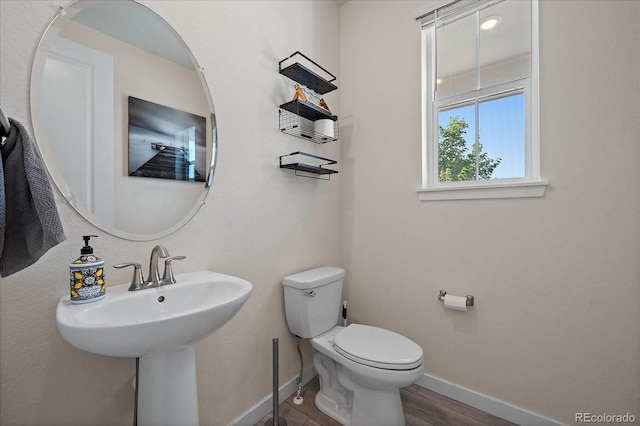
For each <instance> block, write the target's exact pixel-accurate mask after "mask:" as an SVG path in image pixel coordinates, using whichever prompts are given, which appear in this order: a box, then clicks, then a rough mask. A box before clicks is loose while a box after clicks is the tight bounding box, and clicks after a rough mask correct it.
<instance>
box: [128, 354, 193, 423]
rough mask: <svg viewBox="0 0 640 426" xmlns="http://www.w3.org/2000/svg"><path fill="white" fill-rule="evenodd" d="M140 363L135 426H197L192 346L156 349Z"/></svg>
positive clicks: (141, 358)
mask: <svg viewBox="0 0 640 426" xmlns="http://www.w3.org/2000/svg"><path fill="white" fill-rule="evenodd" d="M139 360H140V362H139V366H138V387H139V389H138V425H140V426H146V425H149V426H157V425H167V426H168V425H181V426H183V425H184V426H198V386H197V383H196V351H195V346H194V345H189V346H184V347H180V348H175V349H174V348H171V349H162V350H160V349H159V350H155V351H153V352H150V353H148V354H146V355H144V356H142V357H140V358H139Z"/></svg>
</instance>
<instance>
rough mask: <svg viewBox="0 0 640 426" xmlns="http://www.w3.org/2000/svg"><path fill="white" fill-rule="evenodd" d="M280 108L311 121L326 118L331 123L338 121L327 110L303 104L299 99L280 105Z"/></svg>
mask: <svg viewBox="0 0 640 426" xmlns="http://www.w3.org/2000/svg"><path fill="white" fill-rule="evenodd" d="M280 108H281V109H284V110H287V111H289V112H292V113H294V114H297V115H299V116H300V117H304V118H306V119H307V120H311V121H316V120H320V119H323V118H328V119H330V120H333V121H336V120H337V119H338V116H336V115H331V113H330V112H328V111H327V110H325V109H323V108H320V107H319V106H317V105H314V104H312V103H309V102H303V101H301V100H300V99H296V100H295V101H289V102H287V103H286V104H282V105H280Z"/></svg>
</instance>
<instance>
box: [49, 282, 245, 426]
mask: <svg viewBox="0 0 640 426" xmlns="http://www.w3.org/2000/svg"><path fill="white" fill-rule="evenodd" d="M176 281H177V282H176V283H175V284H169V285H166V286H162V287H158V288H151V289H146V290H140V291H135V292H130V291H128V288H129V284H124V285H119V286H115V287H108V288H107V294H106V297H105V298H104V299H102V300H100V301H97V302H93V303H87V304H81V305H74V304H72V303H71V301H70V300H69V296H65V297H62V298H61V299H60V302H58V308H57V310H56V322H57V324H58V329H59V330H60V334H62V336H63V337H64V338H65V339H66V340H67V342H69V343H70V344H72V345H73V346H75V347H76V348H78V349H82V350H84V351H87V352H91V353H95V354H99V355H107V356H116V357H128V358H139V359H140V364H139V371H138V387H139V388H138V425H154V426H155V425H178V424H179V425H193V426H196V425H198V393H197V385H196V357H195V347H194V345H195V343H196V342H197V341H198V340H200V339H202V338H204V337H205V336H207V335H209V334H211V333H212V332H213V331H214V330H215V329H216V328H218V327H220V326H221V325H222V324H224V323H225V322H227V321H228V320H229V319H230V318H231V317H233V315H234V314H235V313H236V312H238V310H239V309H240V308H241V307H242V305H243V304H244V303H245V302H246V300H247V299H248V298H249V294H250V293H251V288H252V287H251V283H250V282H248V281H246V280H243V279H241V278H236V277H232V276H229V275H223V274H219V273H216V272H211V271H199V272H191V273H187V274H178V275H176Z"/></svg>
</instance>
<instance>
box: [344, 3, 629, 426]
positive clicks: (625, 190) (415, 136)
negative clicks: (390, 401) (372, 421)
mask: <svg viewBox="0 0 640 426" xmlns="http://www.w3.org/2000/svg"><path fill="white" fill-rule="evenodd" d="M424 4H425V2H398V1H388V2H383V1H350V2H347V3H345V4H343V5H342V6H341V7H340V48H341V52H340V76H341V86H340V87H341V92H340V93H341V98H340V99H341V119H342V126H343V127H342V128H341V137H342V138H341V147H342V149H343V153H342V168H343V169H345V172H344V174H343V175H342V179H343V180H344V183H345V186H344V188H343V190H344V191H343V197H342V203H343V206H342V210H343V214H344V225H343V226H344V227H345V228H344V234H345V236H346V238H345V240H344V250H345V259H344V263H345V264H346V265H347V268H348V274H347V282H346V289H347V293H348V294H347V296H348V297H349V306H350V314H351V315H352V317H353V318H352V319H353V320H354V321H362V322H367V323H371V324H377V325H381V326H385V327H388V328H390V329H392V330H395V331H398V332H401V333H404V334H405V335H407V336H409V337H411V338H412V339H414V340H415V341H416V342H418V343H419V344H420V345H421V346H422V347H423V348H424V350H425V360H426V370H427V373H429V374H432V375H435V376H437V377H440V378H443V379H446V380H448V381H451V382H454V383H456V384H459V385H461V386H465V387H467V388H471V389H473V390H475V391H478V392H480V393H483V394H486V395H489V396H492V397H494V398H498V399H501V400H503V401H506V402H508V403H511V404H515V405H517V406H520V407H522V408H525V409H528V410H531V411H533V412H536V413H539V414H542V415H544V416H547V417H550V418H554V419H557V420H559V421H562V422H567V423H572V422H573V421H574V413H575V412H584V411H586V412H591V413H609V414H625V413H627V412H628V413H631V414H635V415H636V417H640V315H639V314H640V307H639V306H638V305H639V304H640V270H639V268H638V265H639V263H640V262H639V261H640V191H639V187H640V186H639V184H640V169H639V168H638V160H639V159H640V122H639V120H638V117H639V116H640V103H639V98H640V29H639V26H638V22H639V21H640V2H627V1H619V2H617V1H582V2H580V1H577V2H576V1H542V2H541V4H540V63H541V80H540V87H541V90H540V105H541V107H540V108H541V120H540V121H541V135H542V141H541V146H542V153H541V156H542V176H543V178H545V179H548V180H549V181H550V187H549V188H548V190H547V193H546V195H545V196H544V198H542V199H512V200H487V201H483V200H480V201H478V200H475V201H438V202H419V201H418V197H417V195H416V192H415V190H416V188H418V186H419V185H420V158H421V151H420V137H421V133H420V122H421V117H420V75H419V71H420V29H419V23H418V22H416V21H415V20H414V17H415V16H416V15H415V14H414V11H415V10H416V8H419V7H420V6H424ZM440 289H445V290H447V291H448V292H450V293H452V294H460V295H464V294H473V295H474V296H475V300H476V306H475V307H474V308H472V309H471V310H470V311H469V312H467V313H460V312H457V311H448V310H444V309H443V306H442V303H441V302H439V301H438V300H437V295H438V292H439V290H440Z"/></svg>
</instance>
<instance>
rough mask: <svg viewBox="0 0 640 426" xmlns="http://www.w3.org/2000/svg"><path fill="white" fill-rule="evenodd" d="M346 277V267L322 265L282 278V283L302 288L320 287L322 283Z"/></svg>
mask: <svg viewBox="0 0 640 426" xmlns="http://www.w3.org/2000/svg"><path fill="white" fill-rule="evenodd" d="M342 278H344V269H342V268H336V267H335V266H321V267H319V268H315V269H310V270H308V271H304V272H298V273H297V274H293V275H288V276H286V277H284V278H283V279H282V285H284V286H286V287H293V288H297V289H300V290H306V289H309V288H315V287H320V286H321V285H325V284H328V283H330V282H333V281H336V280H339V279H342Z"/></svg>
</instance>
